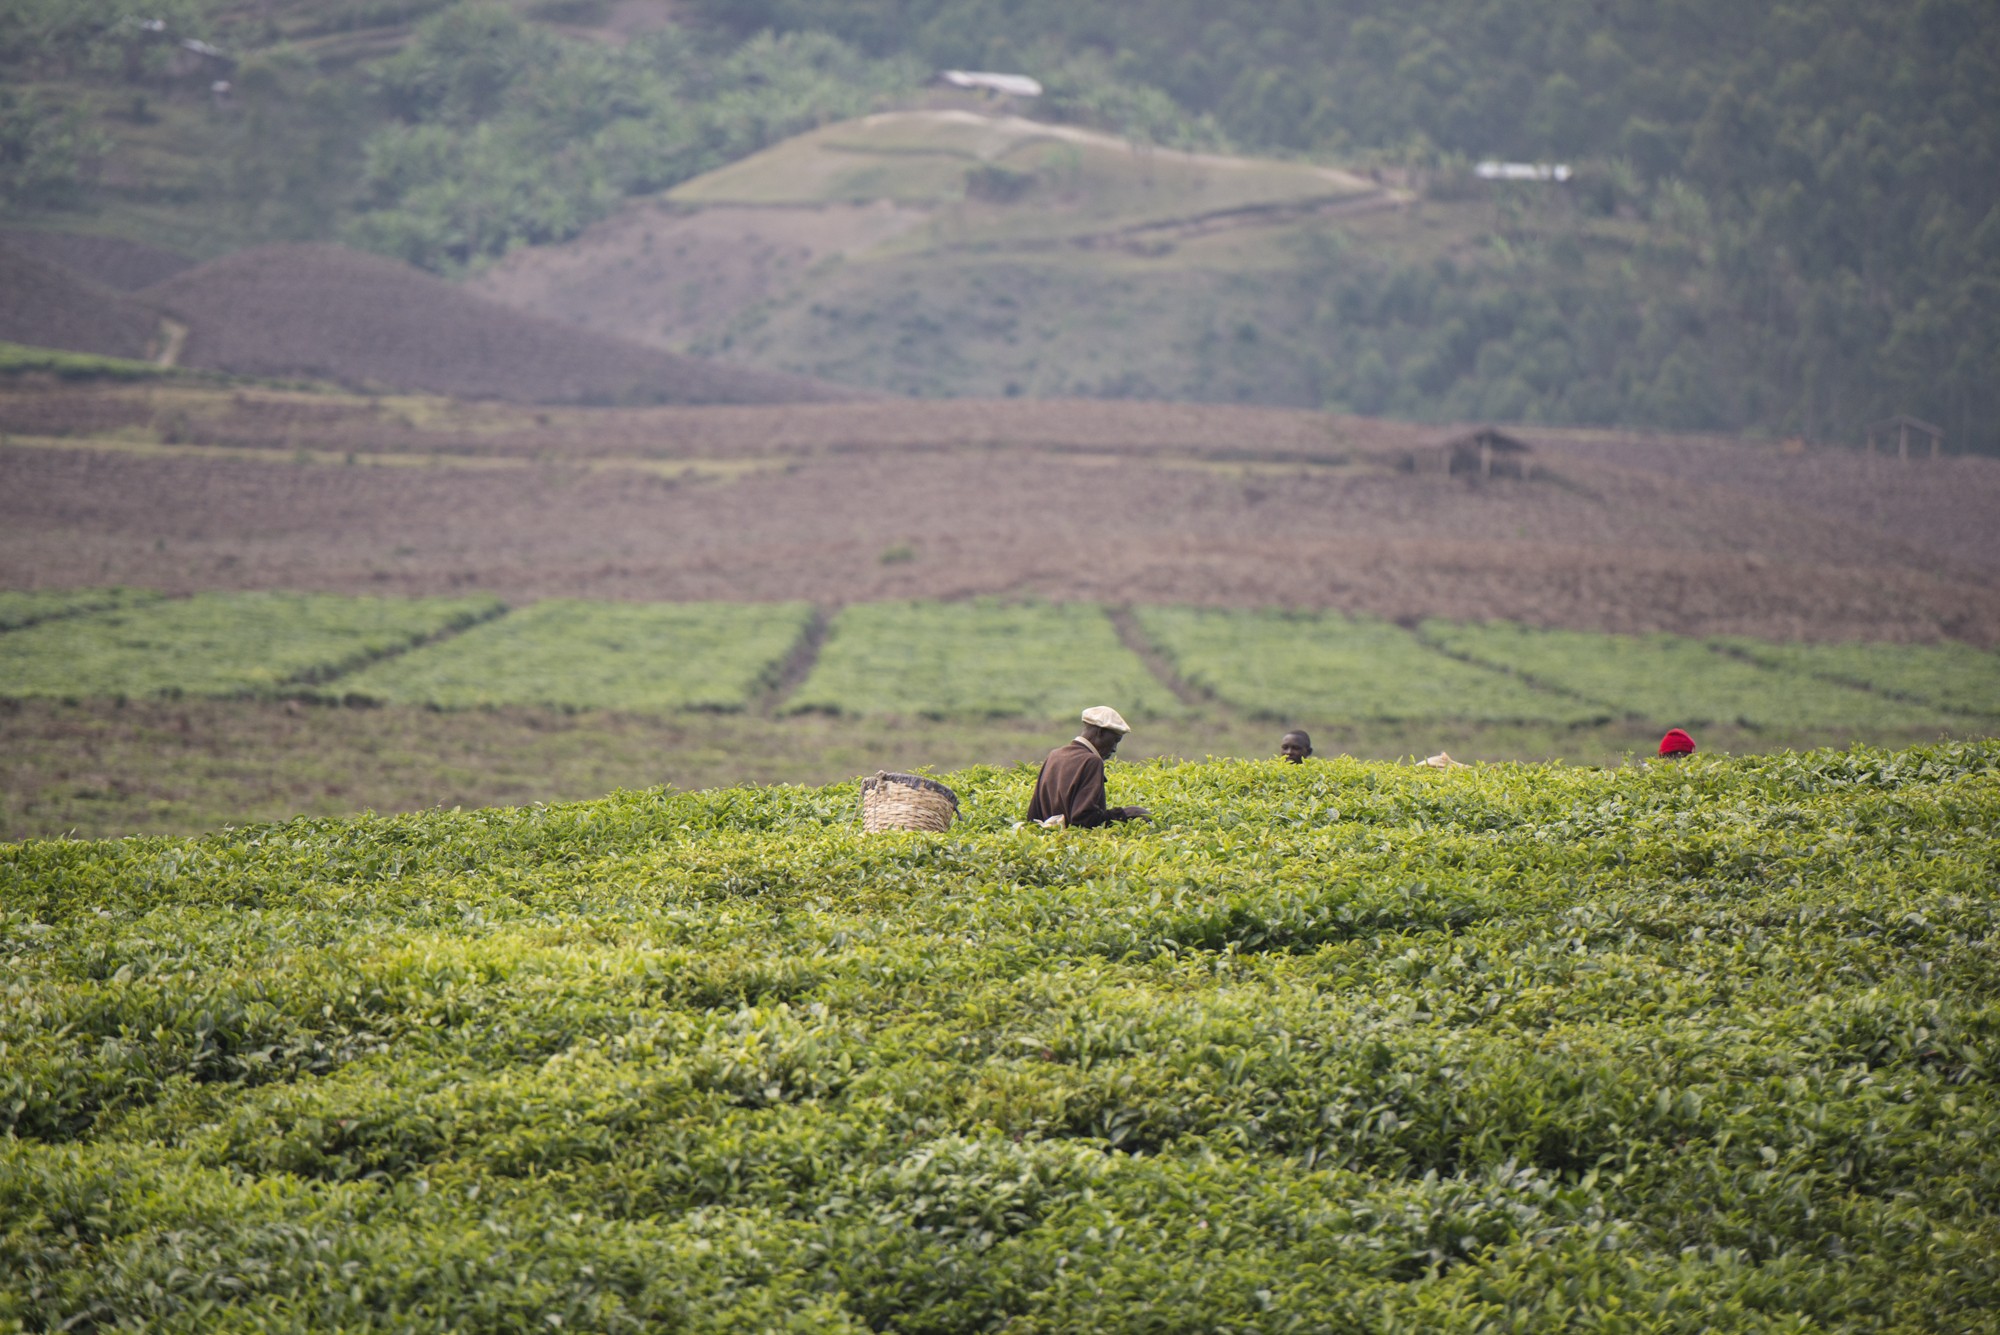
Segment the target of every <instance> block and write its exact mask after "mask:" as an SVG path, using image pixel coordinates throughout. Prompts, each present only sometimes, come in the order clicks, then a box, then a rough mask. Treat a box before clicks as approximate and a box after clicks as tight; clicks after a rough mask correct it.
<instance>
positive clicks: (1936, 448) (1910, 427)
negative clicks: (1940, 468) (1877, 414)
mask: <svg viewBox="0 0 2000 1335" xmlns="http://www.w3.org/2000/svg"><path fill="white" fill-rule="evenodd" d="M1913 431H1914V432H1916V433H1917V434H1918V435H1923V436H1929V437H1930V439H1931V458H1933V459H1935V458H1937V457H1938V455H1939V454H1940V453H1941V452H1942V451H1943V449H1944V428H1943V427H1937V426H1932V425H1931V424H1930V423H1929V422H1925V421H1920V420H1918V419H1917V418H1914V417H1911V416H1910V415H1909V414H1908V413H1897V414H1896V415H1895V416H1894V417H1887V418H1884V419H1883V420H1881V421H1879V422H1870V423H1869V424H1868V452H1869V453H1870V454H1873V453H1875V437H1876V435H1877V433H1880V434H1881V435H1884V436H1889V435H1893V436H1895V438H1896V457H1897V458H1899V459H1901V460H1902V461H1903V462H1904V463H1908V462H1909V461H1910V433H1911V432H1913Z"/></svg>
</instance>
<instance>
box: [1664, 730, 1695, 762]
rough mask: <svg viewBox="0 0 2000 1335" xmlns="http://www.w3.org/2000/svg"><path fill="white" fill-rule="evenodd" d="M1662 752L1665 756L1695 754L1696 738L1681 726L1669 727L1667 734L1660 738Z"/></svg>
mask: <svg viewBox="0 0 2000 1335" xmlns="http://www.w3.org/2000/svg"><path fill="white" fill-rule="evenodd" d="M1660 754H1661V755H1663V756H1688V755H1693V754H1694V738H1692V737H1690V736H1688V735H1687V734H1686V733H1685V732H1682V731H1681V730H1680V729H1679V728H1669V729H1667V735H1666V736H1664V737H1662V738H1661V739H1660Z"/></svg>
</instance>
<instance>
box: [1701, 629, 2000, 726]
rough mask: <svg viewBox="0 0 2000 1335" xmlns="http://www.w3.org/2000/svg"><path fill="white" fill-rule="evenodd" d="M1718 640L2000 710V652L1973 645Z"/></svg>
mask: <svg viewBox="0 0 2000 1335" xmlns="http://www.w3.org/2000/svg"><path fill="white" fill-rule="evenodd" d="M1717 643H1719V644H1720V645H1722V647H1724V648H1725V649H1727V650H1729V651H1730V652H1732V653H1738V654H1742V655H1743V656H1744V657H1746V658H1749V659H1751V660H1753V661H1755V662H1758V663H1767V664H1770V665H1771V666H1773V667H1777V668H1783V669H1785V670H1786V671H1789V672H1794V673H1805V674H1807V675H1810V676H1814V677H1818V678H1821V679H1822V680H1825V681H1837V682H1844V683H1846V684H1847V685H1850V686H1863V687H1866V688H1868V689H1869V690H1872V691H1878V692H1880V693H1881V694H1883V695H1893V696H1900V697H1901V698H1903V699H1906V700H1915V701H1919V702H1921V703H1923V704H1927V705H1932V706H1935V707H1936V708H1938V709H1944V710H1952V711H1954V712H1956V713H1960V714H1974V715H1980V716H1983V717H1987V718H1991V717H1993V716H1995V715H2000V655H1995V654H1990V653H1982V652H1980V651H1979V650H1977V649H1974V648H1973V647H1972V646H1971V645H1969V644H1771V643H1769V642H1767V641H1764V640H1751V639H1735V638H1731V639H1725V640H1720V641H1717Z"/></svg>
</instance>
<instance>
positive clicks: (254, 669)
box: [0, 593, 501, 699]
mask: <svg viewBox="0 0 2000 1335" xmlns="http://www.w3.org/2000/svg"><path fill="white" fill-rule="evenodd" d="M500 611H501V607H500V604H499V602H498V601H497V600H495V599H493V598H491V597H486V596H475V597H467V598H423V599H402V598H349V597H341V596H338V595H334V594H315V593H200V594H196V595H194V596H193V597H191V598H178V599H168V600H165V601H160V602H151V603H143V604H139V605H133V606H121V607H118V608H116V609H114V610H111V611H103V612H94V613H90V614H87V615H80V616H73V617H66V618H63V619H61V620H52V621H44V622H41V623H40V624H37V625H33V626H29V627H27V628H25V629H22V630H17V631H10V632H8V633H7V634H5V635H0V695H5V696H14V697H33V696H44V697H57V698H61V699H88V698H92V697H121V696H152V695H167V696H172V695H268V694H272V693H275V692H277V691H278V690H279V689H280V688H282V687H286V686H290V685H295V684H299V683H304V682H310V681H314V680H319V679H322V678H326V677H331V676H334V675H337V674H338V673H341V672H344V671H347V670H349V669H352V668H355V667H358V666H360V665H361V664H363V663H366V662H368V661H369V660H371V659H374V658H379V657H381V656H382V655H384V654H389V653H394V652H397V651H399V650H403V649H407V648H409V647H410V646H411V645H413V644H417V643H419V642H421V641H423V640H425V639H427V638H429V637H430V636H433V635H437V634H440V633H443V632H445V631H448V630H454V629H458V628H460V627H464V626H469V625H472V624H473V623H475V622H478V621H481V620H484V619H486V618H489V617H493V616H498V615H499V614H500Z"/></svg>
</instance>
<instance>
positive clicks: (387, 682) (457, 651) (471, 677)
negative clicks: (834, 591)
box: [327, 598, 812, 713]
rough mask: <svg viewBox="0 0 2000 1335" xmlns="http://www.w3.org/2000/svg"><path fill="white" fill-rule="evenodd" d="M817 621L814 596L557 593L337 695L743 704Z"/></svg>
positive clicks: (443, 702) (574, 705)
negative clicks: (744, 598) (665, 599)
mask: <svg viewBox="0 0 2000 1335" xmlns="http://www.w3.org/2000/svg"><path fill="white" fill-rule="evenodd" d="M811 618H812V609H811V607H809V606H807V605H806V604H804V603H603V602H582V601H575V600H571V599H561V598H558V599H550V600H548V601H546V602H540V603H536V604H534V605H533V606H532V607H528V608H525V609H523V610H522V611H519V612H516V613H514V614H512V615H511V616H507V617H503V618H501V619H500V620H498V621H494V622H489V623H488V624H486V625H484V626H480V627H478V628H477V629H474V630H472V631H468V632H467V633H466V634H464V635H459V636H455V637H453V638H452V639H449V640H445V641H443V642H442V643H439V644H433V645H427V646H425V647H424V648H421V649H418V650H416V651H415V652H413V653H409V654H405V655H402V656H401V657H398V658H393V659H389V660H387V661H385V662H382V663H378V664H375V665H373V666H371V667H368V668H364V669H363V670H362V671H360V672H358V673H356V674H354V675H353V676H351V677H344V678H341V679H340V680H339V681H337V682H335V683H333V684H332V685H331V686H329V687H328V688H327V693H328V694H330V695H334V696H339V697H359V698H362V699H368V700H380V701H387V702H390V703H395V704H415V705H430V706H434V707H437V708H440V709H465V708H472V707H477V706H482V705H496V704H512V705H519V704H539V705H553V706H555V707H557V708H560V709H621V710H628V711H631V712H634V713H668V712H671V711H673V710H677V709H741V708H743V706H744V705H746V704H748V703H749V701H750V697H751V696H752V695H754V694H755V693H756V692H757V691H759V690H761V689H763V688H764V687H766V686H768V685H769V684H770V683H771V682H772V680H773V679H774V678H775V676H776V674H777V671H778V668H779V666H780V665H781V664H782V663H783V662H784V659H785V656H786V654H788V653H789V652H791V650H792V647H793V646H794V645H795V644H797V643H798V640H799V637H800V636H801V635H803V634H804V633H805V629H806V625H807V623H808V622H809V621H810V620H811Z"/></svg>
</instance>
